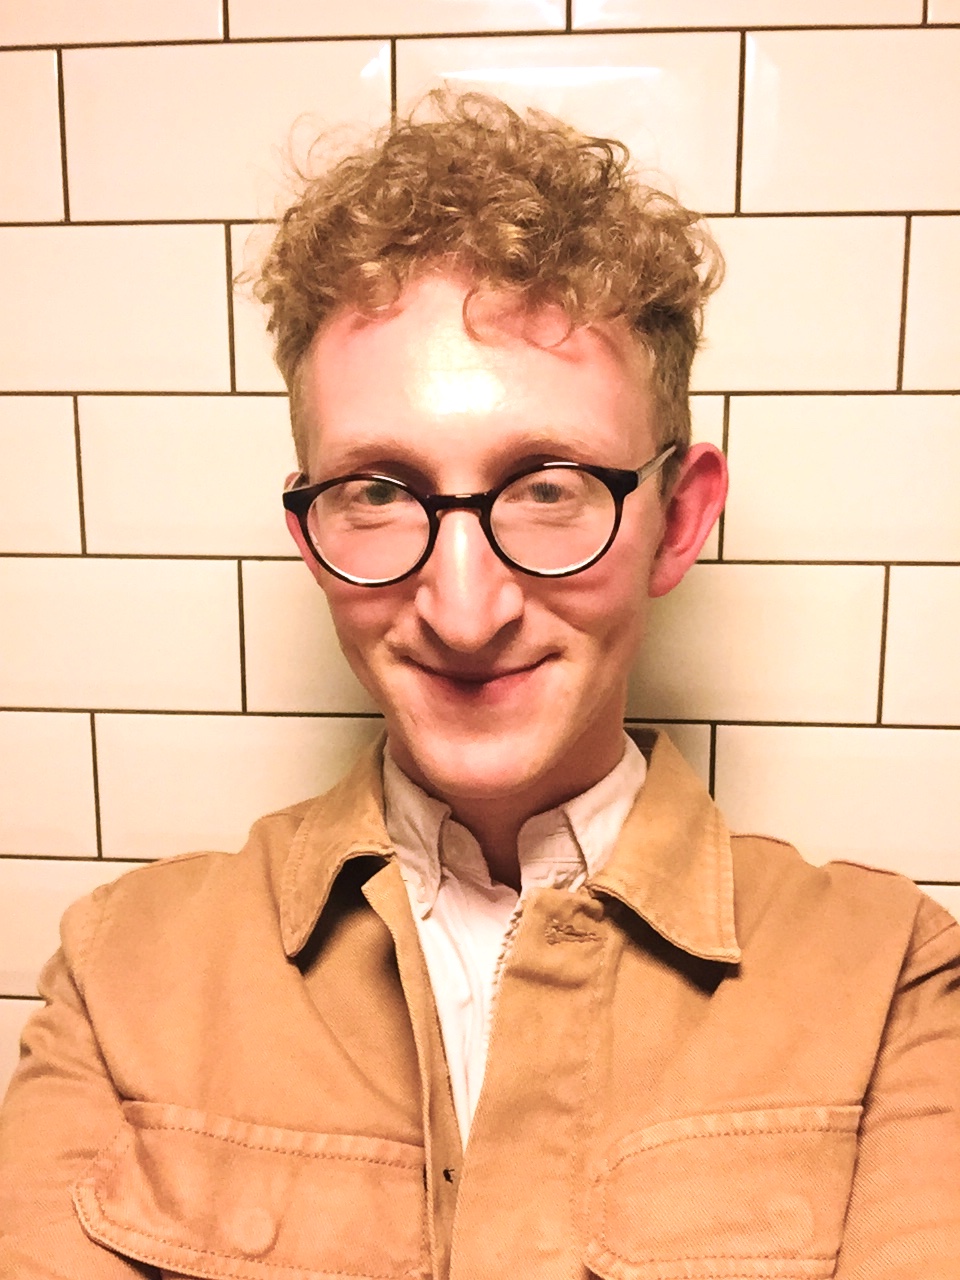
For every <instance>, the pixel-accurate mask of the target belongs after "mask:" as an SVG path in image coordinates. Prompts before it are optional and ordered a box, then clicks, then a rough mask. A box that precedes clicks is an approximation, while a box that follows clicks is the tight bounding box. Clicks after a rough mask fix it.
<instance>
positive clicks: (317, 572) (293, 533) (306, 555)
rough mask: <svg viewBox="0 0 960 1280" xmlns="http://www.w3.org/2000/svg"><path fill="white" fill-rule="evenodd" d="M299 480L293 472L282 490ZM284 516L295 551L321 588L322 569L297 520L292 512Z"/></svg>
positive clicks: (298, 475) (298, 474)
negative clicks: (295, 547)
mask: <svg viewBox="0 0 960 1280" xmlns="http://www.w3.org/2000/svg"><path fill="white" fill-rule="evenodd" d="M300 478H301V476H300V473H299V472H298V471H294V472H293V473H292V474H291V475H289V476H287V479H286V483H285V484H284V488H286V489H289V487H290V486H291V485H292V484H294V483H295V482H296V481H297V480H299V479H300ZM284 515H285V516H286V518H287V528H288V529H289V530H290V537H291V538H293V540H294V542H295V543H296V544H297V550H298V551H299V552H300V558H301V560H302V561H303V563H304V564H305V565H306V566H307V568H308V569H309V570H310V572H311V573H312V574H313V576H314V577H315V578H316V580H317V582H319V583H320V586H321V587H322V586H323V576H322V575H323V569H322V568H321V567H320V565H319V564H318V563H317V558H316V556H315V555H314V554H313V551H312V550H311V549H310V547H309V545H308V544H307V540H306V539H305V538H304V536H303V530H302V529H301V528H300V521H299V520H298V519H297V517H296V516H295V515H294V514H293V512H292V511H285V512H284Z"/></svg>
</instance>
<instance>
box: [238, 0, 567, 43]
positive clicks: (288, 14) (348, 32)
mask: <svg viewBox="0 0 960 1280" xmlns="http://www.w3.org/2000/svg"><path fill="white" fill-rule="evenodd" d="M565 21H566V5H565V0H417V2H416V4H407V5H398V4H397V3H396V0H354V3H353V4H351V5H350V6H349V8H344V9H341V8H339V6H337V5H331V4H320V5H318V4H317V3H316V0H230V35H231V37H232V38H233V39H235V40H236V39H248V38H250V37H258V36H363V35H429V34H430V33H431V32H434V31H436V32H438V33H439V32H444V33H446V32H454V31H523V30H551V29H554V28H555V29H556V30H563V26H564V23H565Z"/></svg>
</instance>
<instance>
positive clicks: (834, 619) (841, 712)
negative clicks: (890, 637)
mask: <svg viewBox="0 0 960 1280" xmlns="http://www.w3.org/2000/svg"><path fill="white" fill-rule="evenodd" d="M882 610H883V570H882V569H880V568H874V567H857V566H846V565H844V566H834V565H737V564H729V565H728V564H722V565H712V564H701V565H694V567H693V568H692V569H691V570H690V572H689V573H688V574H687V577H686V578H685V579H684V580H683V582H682V583H681V584H680V586H679V587H677V588H676V589H675V590H674V591H672V592H671V593H670V594H669V595H668V596H665V597H663V598H662V599H661V600H658V601H657V602H656V605H655V607H654V611H653V615H652V617H651V621H650V628H649V634H648V635H647V638H646V641H645V643H644V646H643V648H642V650H641V653H640V655H639V658H638V660H637V662H636V664H635V665H634V669H633V672H632V674H631V681H630V691H629V696H628V699H627V713H628V715H630V716H638V717H644V718H651V719H657V718H660V719H670V720H672V719H678V720H686V719H692V720H715V719H716V720H728V719H729V720H793V719H799V718H800V717H803V718H804V719H810V720H820V721H834V722H836V721H862V720H865V719H870V720H872V719H873V718H874V716H875V715H876V709H877V693H878V680H879V666H880V622H881V616H882Z"/></svg>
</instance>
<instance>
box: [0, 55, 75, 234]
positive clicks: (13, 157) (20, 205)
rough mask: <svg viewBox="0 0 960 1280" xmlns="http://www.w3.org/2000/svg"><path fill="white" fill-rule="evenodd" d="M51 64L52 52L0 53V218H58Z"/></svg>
mask: <svg viewBox="0 0 960 1280" xmlns="http://www.w3.org/2000/svg"><path fill="white" fill-rule="evenodd" d="M57 92H58V91H57V59H56V54H55V53H54V52H53V50H52V49H51V50H47V49H43V50H35V51H31V52H24V53H0V218H2V219H3V220H4V221H5V222H47V221H50V222H55V221H56V220H57V219H58V218H62V217H63V177H62V171H61V164H60V115H59V107H58V100H57Z"/></svg>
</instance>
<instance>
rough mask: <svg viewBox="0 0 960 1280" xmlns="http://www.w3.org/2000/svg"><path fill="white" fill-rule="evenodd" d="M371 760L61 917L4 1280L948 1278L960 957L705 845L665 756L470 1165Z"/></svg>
mask: <svg viewBox="0 0 960 1280" xmlns="http://www.w3.org/2000/svg"><path fill="white" fill-rule="evenodd" d="M378 768H379V765H378V760H377V758H376V756H375V755H374V754H370V755H368V756H366V757H364V758H363V759H362V760H361V761H360V763H359V764H358V766H357V767H356V768H355V769H354V771H353V772H352V773H351V775H350V776H349V777H348V778H347V779H346V780H345V781H344V782H343V783H342V784H341V785H340V786H338V787H337V788H335V789H334V790H333V791H332V792H330V793H329V794H328V795H327V796H324V797H322V798H320V799H319V800H316V801H312V802H310V803H308V804H304V805H300V806H297V807H296V808H293V809H290V810H287V811H285V812H282V813H278V814H274V815H272V816H271V817H268V818H265V819H263V820H262V821H261V822H259V823H258V824H257V825H256V827H255V828H254V830H253V832H252V834H251V837H250V840H249V843H248V844H247V846H246V847H245V849H244V850H243V852H242V853H240V854H239V855H223V854H197V855H191V856H189V857H186V858H180V859H175V860H173V861H168V862H163V863H158V864H156V865H154V866H150V867H146V868H142V869H139V870H136V871H133V872H132V873H131V874H129V875H127V876H124V877H123V878H122V879H121V880H119V881H118V882H116V883H115V884H112V885H110V886H107V887H106V888H104V889H101V890H98V891H97V892H96V893H94V894H93V895H92V897H91V898H89V899H87V900H85V901H83V902H81V903H79V904H77V905H76V906H74V907H73V908H71V910H70V911H69V912H68V913H67V916H66V918H65V920H64V925H63V949H62V951H61V952H60V953H58V955H57V956H56V957H55V958H54V959H53V960H52V961H51V962H50V964H49V965H48V966H47V968H46V970H45V972H44V976H43V991H44V994H45V996H46V998H47V1000H48V1001H49V1005H48V1007H47V1008H46V1009H45V1010H44V1011H43V1012H41V1013H40V1014H39V1015H38V1016H37V1017H35V1018H34V1020H33V1021H32V1022H31V1023H30V1025H29V1027H28V1029H27V1032H26V1035H25V1042H26V1057H25V1059H24V1061H23V1062H22V1064H21V1067H20V1069H19V1072H18V1074H17V1076H16V1077H15V1080H14V1083H13V1085H12V1088H11V1091H10V1094H9V1096H8V1099H7V1102H6V1105H5V1110H4V1112H3V1123H2V1129H0V1170H2V1172H0V1276H2V1277H3V1280H13V1278H14V1277H16V1280H39V1278H40V1277H43V1278H44V1280H50V1278H52V1277H57V1280H130V1278H131V1277H134V1276H140V1277H143V1276H147V1277H152V1278H155V1277H157V1276H162V1277H169V1276H190V1277H199V1276H204V1277H217V1278H223V1277H234V1278H235V1280H334V1278H336V1280H342V1278H345V1277H349V1278H350V1280H401V1278H403V1280H410V1278H413V1277H426V1276H431V1277H444V1278H446V1277H447V1276H451V1277H454V1278H455V1280H502V1278H503V1280H505V1278H509V1280H583V1278H584V1277H587V1276H590V1275H596V1276H600V1277H604V1278H605V1280H681V1278H683V1280H693V1278H696V1277H725V1278H727V1280H731V1278H736V1280H746V1278H748V1277H749V1278H752V1280H757V1278H761V1277H791V1278H796V1280H800V1278H804V1280H814V1278H819V1277H827V1276H834V1275H836V1276H837V1277H842V1280H879V1278H880V1277H882V1278H883V1280H957V1278H958V1277H960V1125H958V1111H960V1096H958V1095H960V1038H958V1037H960V994H958V975H960V961H958V953H960V931H958V928H957V926H956V924H955V923H954V922H953V921H952V919H951V918H950V917H949V916H948V915H947V914H946V913H945V912H944V911H942V910H941V909H940V908H939V907H937V906H936V905H934V904H933V903H932V902H930V901H929V900H928V899H926V898H924V897H923V896H922V895H921V894H920V893H919V892H918V891H917V890H916V888H915V887H914V886H913V885H912V884H911V883H910V882H909V881H907V880H904V879H901V878H900V877H897V876H893V875H886V874H882V873H877V872H871V871H866V870H864V869H862V868H860V867H857V866H852V865H847V864H842V863H836V864H833V865H831V866H828V867H824V868H821V869H817V868H813V867H810V866H808V865H807V864H805V863H804V862H803V861H801V859H800V858H799V856H798V855H797V854H796V853H795V852H794V851H793V850H792V849H790V848H789V847H787V846H785V845H781V844H779V843H777V842H774V841H770V840H765V839H759V838H754V837H740V838H736V839H734V840H733V841H731V840H730V839H729V837H728V835H727V832H726V829H725V827H724V824H723V822H722V820H721V818H720V816H719V814H718V813H717V811H716V809H715V808H714V806H713V804H712V802H711V801H710V799H709V797H708V796H707V794H706V793H705V792H704V791H703V789H702V788H701V786H700V784H699V782H698V781H697V780H696V779H695V778H694V777H693V776H692V775H691V774H690V772H689V771H688V769H687V767H686V765H685V764H684V763H683V762H682V760H681V759H680V758H679V756H678V755H677V753H676V752H675V750H674V749H673V748H672V747H671V746H670V744H669V742H667V741H666V740H661V741H660V742H659V743H658V745H657V747H656V750H655V751H654V754H653V759H652V763H651V768H650V772H649V776H648V778H647V781H646V784H645V785H644V788H643V790H642V793H641V795H640V798H639V801H638V803H637V805H636V806H635V808H634V810H633V812H632V814H631V815H630V817H629V818H628V820H627V823H626V826H625V827H624V830H623V834H622V837H621V839H620V841H619V844H618V846H617V849H616V851H615V853H614V855H613V857H612V860H611V861H610V862H609V864H608V865H607V867H606V868H605V870H604V871H603V872H602V873H601V874H600V875H598V876H596V877H594V878H593V880H592V881H591V882H590V883H589V884H588V885H587V886H586V887H585V888H584V889H582V890H580V891H577V892H574V893H568V892H565V891H560V890H543V891H540V892H539V893H535V894H534V895H533V896H532V897H531V898H530V900H529V901H528V902H527V903H526V906H525V909H524V912H523V916H522V918H521V922H520V925H519V928H518V930H517V933H516V935H515V937H514V940H513V943H512V946H511V948H510V951H509V954H508V958H507V960H506V963H505V965H504V968H503V971H502V976H501V980H500V985H499V990H498V995H497V1003H496V1008H495V1016H494V1022H493V1027H492V1036H491V1044H490V1055H489V1063H488V1068H487V1075H486V1078H485V1081H484V1086H483V1093H482V1096H481V1099H480V1104H479V1108H478V1111H477V1114H476V1118H475V1121H474V1125H473V1129H472V1131H471V1135H470V1142H469V1146H468V1151H467V1153H466V1157H465V1158H464V1156H463V1154H462V1153H461V1150H460V1144H459V1138H458V1134H457V1126H456V1122H455V1119H454V1114H453V1107H452V1103H451V1099H450V1090H449V1085H448V1082H447V1077H446V1070H445V1066H444V1060H443V1053H442V1048H441V1042H440V1038H439V1032H438V1028H437V1020H436V1015H435V1011H434V1008H433V1003H432V998H431V995H430V989H429V985H428V981H427V976H426V972H425V969H424V964H423V960H422V956H421V954H420V951H419V946H418V942H417V935H416V930H415V926H414V923H413V920H412V918H411V915H410V911H409V906H408V902H407V898H406V893H405V890H404V887H403V884H402V882H401V879H400V875H399V872H398V869H397V866H396V864H395V862H394V861H393V860H392V859H391V856H390V849H389V846H388V843H387V837H386V833H385V831H384V827H383V822H382V818H381V816H380V810H379V804H378V800H379V796H378V786H379V784H378Z"/></svg>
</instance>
